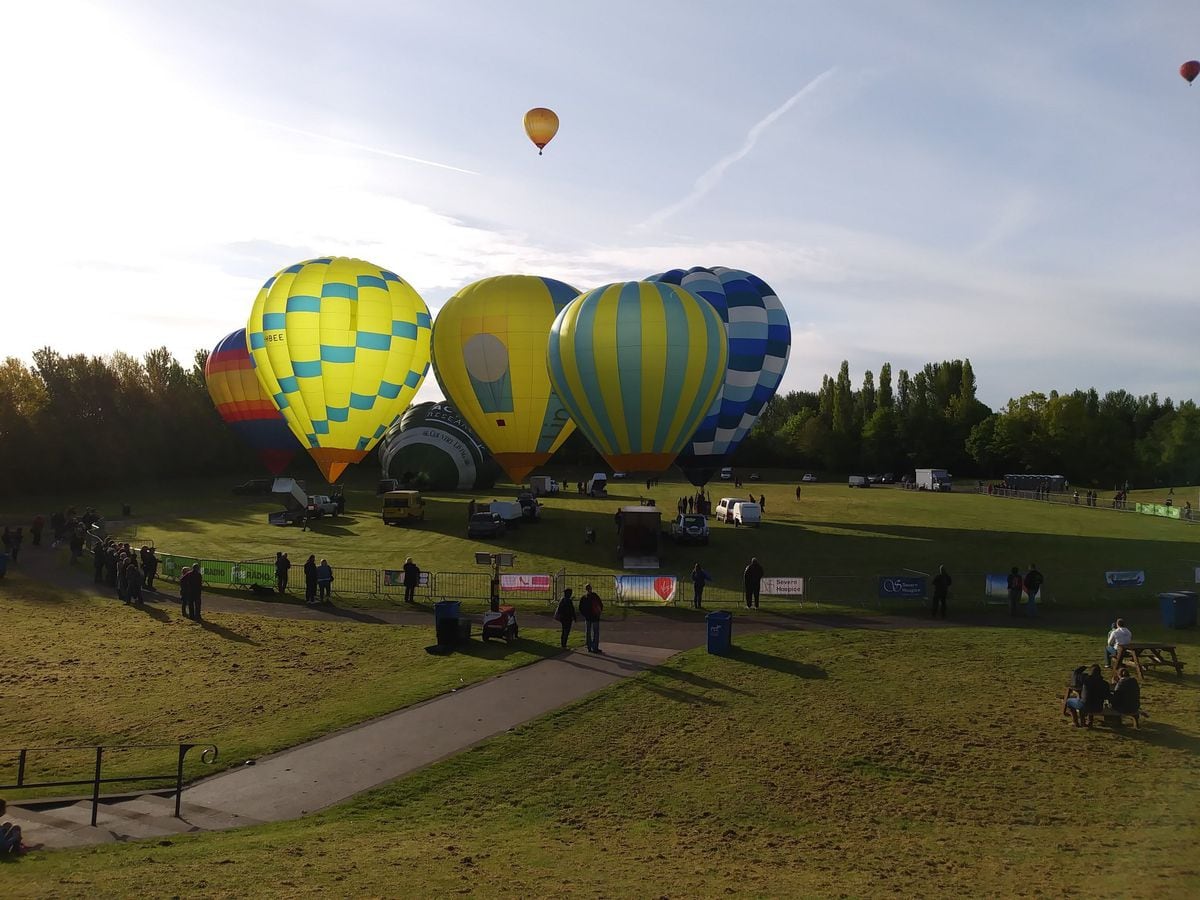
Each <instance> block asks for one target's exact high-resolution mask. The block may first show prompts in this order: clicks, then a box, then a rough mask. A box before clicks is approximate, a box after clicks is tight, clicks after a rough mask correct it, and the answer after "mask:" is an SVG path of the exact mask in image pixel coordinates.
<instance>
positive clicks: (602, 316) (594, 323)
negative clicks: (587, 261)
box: [546, 281, 729, 472]
mask: <svg viewBox="0 0 1200 900" xmlns="http://www.w3.org/2000/svg"><path fill="white" fill-rule="evenodd" d="M728 352H729V348H728V342H727V338H726V333H725V326H724V324H722V322H721V317H720V316H719V315H718V314H717V311H716V310H715V309H714V308H713V307H712V305H711V304H709V303H706V302H705V301H704V300H701V299H700V298H699V297H697V296H695V295H694V294H692V293H690V292H689V291H686V290H684V289H683V288H681V287H678V286H676V285H673V284H663V283H651V282H648V281H627V282H621V283H617V284H608V285H604V286H603V287H598V288H596V289H595V290H592V291H588V292H587V293H586V294H583V295H582V296H580V297H578V298H576V299H575V300H574V301H572V302H571V304H570V305H568V306H567V308H566V309H564V310H563V311H562V312H561V313H559V314H558V318H557V319H555V320H554V325H553V326H552V327H551V329H550V344H549V346H548V348H547V358H546V362H547V367H548V369H549V372H550V381H551V382H552V383H553V385H554V389H555V391H556V392H557V393H558V395H559V396H560V397H561V398H562V399H563V402H564V404H565V405H566V407H567V412H568V413H570V415H571V418H572V419H574V420H575V424H576V426H577V427H578V428H579V429H580V430H581V431H582V432H583V433H584V435H585V436H586V437H587V439H588V440H589V441H591V443H592V446H594V447H595V448H596V449H597V450H598V451H599V452H600V455H601V456H603V457H604V458H605V460H607V461H608V463H609V465H611V466H612V467H613V469H614V470H616V471H618V472H661V471H664V470H665V469H667V468H668V467H669V466H670V465H671V463H672V462H674V460H675V457H676V456H678V455H679V451H680V450H682V449H683V448H684V446H685V445H686V444H687V442H688V440H690V439H691V436H692V435H693V434H694V433H695V431H696V429H697V428H698V427H699V426H700V423H701V422H702V421H704V416H705V414H706V413H707V412H708V410H709V407H711V406H712V403H713V400H714V399H715V398H716V396H717V392H718V391H720V389H721V384H722V382H723V380H724V378H725V366H726V363H727V359H728Z"/></svg>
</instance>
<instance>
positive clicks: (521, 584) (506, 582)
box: [500, 574, 553, 594]
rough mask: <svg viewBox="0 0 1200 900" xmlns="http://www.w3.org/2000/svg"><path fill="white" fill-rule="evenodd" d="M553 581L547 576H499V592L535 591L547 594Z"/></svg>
mask: <svg viewBox="0 0 1200 900" xmlns="http://www.w3.org/2000/svg"><path fill="white" fill-rule="evenodd" d="M552 584H553V580H552V578H551V576H549V575H511V574H510V575H501V576H500V590H502V591H536V592H537V593H541V594H548V593H550V591H551V585H552Z"/></svg>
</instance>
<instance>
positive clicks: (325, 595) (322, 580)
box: [317, 559, 333, 603]
mask: <svg viewBox="0 0 1200 900" xmlns="http://www.w3.org/2000/svg"><path fill="white" fill-rule="evenodd" d="M332 591H333V566H331V565H329V560H327V559H323V560H321V564H320V565H319V566H317V594H318V599H319V601H320V602H321V603H332V602H333V601H332V600H331V599H330V596H331V594H332Z"/></svg>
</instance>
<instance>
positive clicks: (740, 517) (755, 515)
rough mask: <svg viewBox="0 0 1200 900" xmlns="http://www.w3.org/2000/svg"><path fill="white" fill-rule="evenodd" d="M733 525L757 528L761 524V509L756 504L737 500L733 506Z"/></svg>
mask: <svg viewBox="0 0 1200 900" xmlns="http://www.w3.org/2000/svg"><path fill="white" fill-rule="evenodd" d="M733 524H734V525H751V526H753V527H755V528H757V527H758V526H759V525H761V524H762V508H761V507H760V506H759V505H758V504H757V503H751V502H749V501H748V500H739V501H738V502H737V503H735V504H733Z"/></svg>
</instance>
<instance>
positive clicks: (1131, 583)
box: [1104, 569, 1146, 587]
mask: <svg viewBox="0 0 1200 900" xmlns="http://www.w3.org/2000/svg"><path fill="white" fill-rule="evenodd" d="M1104 583H1105V584H1107V585H1108V586H1109V587H1141V586H1142V585H1143V584H1145V583H1146V573H1145V572H1144V571H1143V570H1142V569H1137V570H1129V571H1125V572H1105V573H1104Z"/></svg>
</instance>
